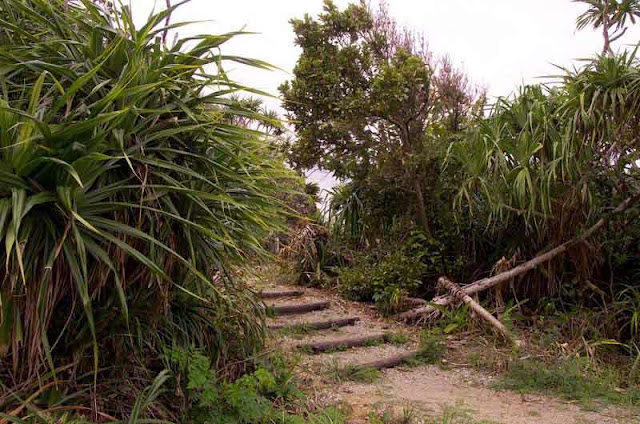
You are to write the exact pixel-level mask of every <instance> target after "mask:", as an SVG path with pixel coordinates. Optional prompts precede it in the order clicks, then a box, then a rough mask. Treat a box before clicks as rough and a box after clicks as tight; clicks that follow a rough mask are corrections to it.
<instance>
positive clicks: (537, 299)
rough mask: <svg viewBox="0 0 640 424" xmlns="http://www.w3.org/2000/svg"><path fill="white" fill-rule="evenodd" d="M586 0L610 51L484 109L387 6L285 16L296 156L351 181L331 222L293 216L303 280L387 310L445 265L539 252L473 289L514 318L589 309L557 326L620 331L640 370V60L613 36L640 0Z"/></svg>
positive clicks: (492, 265) (333, 206)
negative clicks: (522, 269)
mask: <svg viewBox="0 0 640 424" xmlns="http://www.w3.org/2000/svg"><path fill="white" fill-rule="evenodd" d="M581 3H584V6H585V8H586V11H585V13H584V14H583V15H581V16H579V17H578V19H577V26H578V29H583V28H586V27H593V28H595V29H598V30H602V33H603V38H604V48H603V50H602V53H601V54H599V55H596V56H594V57H593V58H592V59H590V60H587V61H583V62H581V63H580V65H579V66H578V67H577V68H575V69H567V70H562V72H561V75H560V76H558V77H554V78H553V79H550V80H549V82H548V83H547V84H540V85H531V86H525V87H522V88H519V89H517V90H515V92H514V94H512V95H511V96H509V97H507V98H500V99H497V100H496V101H495V102H492V104H491V105H487V104H486V100H485V96H484V95H483V93H482V91H481V90H479V89H478V88H477V87H475V86H474V85H473V84H472V83H471V82H470V78H468V77H467V76H466V75H464V74H463V73H462V72H460V71H457V70H456V69H455V67H453V66H452V65H451V63H450V61H449V60H447V59H446V58H445V59H440V60H438V59H437V58H435V57H434V56H433V54H431V53H430V52H429V51H428V50H426V48H425V43H424V42H423V41H422V40H423V38H422V37H421V36H420V34H416V33H414V32H412V31H411V30H408V29H405V28H401V27H399V26H398V25H397V24H396V23H395V22H394V21H393V19H392V18H390V17H389V15H388V12H387V11H386V9H385V8H384V7H382V8H380V9H379V10H373V9H372V8H371V7H369V6H368V5H367V4H365V3H359V4H352V5H350V6H348V7H347V8H345V9H344V10H340V9H339V8H337V7H336V6H335V5H334V4H333V3H332V2H331V1H326V2H325V8H324V11H323V13H322V14H320V15H319V16H318V17H311V16H305V17H304V18H303V19H295V20H293V21H292V25H293V28H294V31H295V33H296V42H297V44H298V45H299V46H300V47H301V48H302V55H301V57H300V59H299V61H298V64H297V66H296V68H295V70H294V78H293V79H292V80H291V81H290V82H288V83H285V84H284V85H283V86H282V87H281V91H282V94H283V96H284V100H285V104H284V105H285V108H286V109H287V112H288V116H289V118H290V119H291V120H292V121H293V122H294V123H295V125H296V131H297V134H298V137H299V140H298V142H297V143H296V144H293V145H292V146H290V158H291V162H292V164H293V165H294V166H296V167H297V168H300V169H306V168H309V167H314V166H317V167H320V168H323V169H327V170H329V171H332V172H334V173H335V174H336V175H337V176H338V177H341V178H343V181H344V184H343V185H341V186H339V187H336V188H335V189H334V190H333V193H332V196H331V198H330V201H329V204H328V206H327V211H326V212H325V213H324V214H323V215H322V216H320V217H317V218H316V219H317V222H316V224H317V225H323V226H324V227H325V228H327V229H328V230H329V233H328V235H327V233H322V232H320V231H317V230H316V231H314V232H307V233H302V232H301V231H300V230H299V229H298V231H299V232H298V234H305V235H306V237H307V243H306V244H305V243H303V242H302V241H301V237H299V238H298V239H296V240H297V245H296V247H297V248H296V252H297V254H298V258H299V259H298V261H297V271H298V272H300V275H301V278H300V280H301V281H302V282H304V283H306V284H334V285H336V286H337V288H338V289H339V290H340V291H341V292H342V293H344V295H345V296H347V297H348V298H352V299H356V300H365V301H375V302H376V304H377V305H378V306H379V307H380V309H381V310H382V311H383V312H385V313H394V312H397V311H399V310H401V309H403V308H406V307H407V297H408V296H414V297H415V296H417V297H425V298H427V299H429V298H431V297H433V296H434V295H436V294H437V293H438V292H439V288H438V287H437V286H436V281H437V278H438V277H439V276H443V275H446V276H448V277H449V278H451V279H452V280H454V281H456V282H458V283H460V284H465V283H471V282H473V281H476V280H479V279H480V278H483V277H489V276H492V275H498V274H500V273H501V272H503V271H507V270H510V269H513V268H515V267H516V266H518V265H520V264H523V263H525V262H526V261H528V260H530V259H532V258H536V257H538V256H540V255H541V254H543V253H546V252H549V256H548V258H547V257H544V258H545V259H544V261H542V262H540V263H538V262H536V263H535V265H537V266H532V267H531V268H532V269H533V270H530V271H529V272H527V273H523V274H518V275H517V276H514V277H513V278H509V279H507V281H505V282H504V283H503V284H501V285H497V286H495V287H493V288H492V289H491V290H488V291H485V292H483V293H482V294H481V295H480V296H481V301H482V302H483V303H484V304H485V305H486V306H487V307H488V308H490V309H492V310H493V311H495V312H497V314H498V316H499V317H501V316H503V314H505V318H506V314H507V313H512V312H513V305H517V307H516V308H515V309H517V310H518V314H520V315H521V321H522V323H523V324H526V325H523V326H521V327H522V328H523V329H526V328H530V327H531V326H532V325H534V324H535V323H536V322H538V317H543V316H544V315H545V314H546V312H545V311H548V310H549V308H550V307H552V309H553V310H558V311H563V312H564V313H568V314H569V315H573V314H575V315H576V316H578V315H581V314H583V313H585V312H586V313H590V314H592V316H593V317H594V319H593V320H591V321H589V322H586V323H585V325H582V326H579V327H575V326H572V327H571V328H567V329H564V330H563V331H565V330H566V331H565V334H563V337H569V338H572V339H576V340H590V341H598V340H611V339H614V340H617V341H618V342H619V345H618V346H625V347H624V348H622V349H621V350H620V352H621V353H624V354H629V353H631V354H632V358H630V360H629V361H630V362H629V363H628V367H629V368H630V367H634V368H635V367H637V362H638V361H635V359H636V357H637V355H638V353H639V352H640V349H639V348H638V346H639V344H640V325H639V323H640V320H639V317H640V303H638V299H639V298H640V297H639V296H638V293H640V286H639V285H638V276H640V262H639V258H640V225H639V223H640V220H638V216H639V213H640V208H638V206H637V201H638V199H639V198H640V186H639V184H640V180H639V177H640V175H639V173H638V171H639V169H638V160H639V159H640V158H639V156H638V153H639V150H638V149H639V147H640V145H639V144H638V133H639V130H640V127H638V122H639V121H638V113H637V111H638V105H639V104H640V91H639V90H638V88H639V87H640V85H639V84H638V83H639V82H640V65H639V63H638V60H637V57H636V53H635V51H626V50H621V51H620V52H614V50H613V47H612V45H613V43H615V41H617V40H618V39H619V38H620V36H621V35H622V34H624V33H625V32H626V29H627V27H628V26H629V25H632V24H633V23H635V21H636V19H637V18H638V17H639V16H640V3H638V2H636V1H632V0H624V1H609V0H585V1H582V2H581ZM305 99H311V101H308V100H307V101H306V100H305ZM303 224H304V225H300V227H302V228H303V230H305V229H308V228H309V225H307V224H305V223H303ZM305 225H306V226H305ZM314 234H315V235H318V234H321V235H322V237H318V236H316V237H315V238H313V237H312V236H313V235H314ZM309 246H311V247H312V248H310V247H309ZM318 252H323V254H322V255H319V254H317V253H318ZM555 252H566V254H560V253H555ZM609 345H611V343H609ZM634 363H636V365H635V366H634V365H633V364H634Z"/></svg>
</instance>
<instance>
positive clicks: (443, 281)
mask: <svg viewBox="0 0 640 424" xmlns="http://www.w3.org/2000/svg"><path fill="white" fill-rule="evenodd" d="M438 284H439V285H441V286H442V287H444V288H446V289H447V290H449V293H451V295H452V296H453V297H455V298H457V299H459V300H461V301H463V302H464V303H466V304H467V305H469V307H470V308H471V309H472V310H473V311H474V312H475V313H476V314H478V316H480V317H481V318H482V319H484V320H485V321H487V322H488V323H489V324H491V325H492V326H494V327H495V328H496V329H498V331H499V332H500V333H502V335H503V336H505V337H506V338H507V339H509V340H511V341H514V339H513V337H512V336H511V333H509V330H507V327H505V326H504V324H502V323H501V322H500V321H498V319H497V318H496V317H494V316H493V315H491V314H490V313H489V311H487V310H486V309H484V308H483V307H482V306H480V304H479V303H478V302H476V301H475V300H473V299H472V298H471V296H469V295H468V294H467V293H465V292H464V291H463V290H462V289H461V288H460V287H459V286H458V285H457V284H456V283H454V282H453V281H451V280H449V279H447V278H445V277H440V278H439V279H438Z"/></svg>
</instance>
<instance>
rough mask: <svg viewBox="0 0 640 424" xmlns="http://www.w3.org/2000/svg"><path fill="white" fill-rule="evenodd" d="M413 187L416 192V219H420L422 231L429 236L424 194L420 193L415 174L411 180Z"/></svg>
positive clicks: (420, 188)
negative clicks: (414, 177)
mask: <svg viewBox="0 0 640 424" xmlns="http://www.w3.org/2000/svg"><path fill="white" fill-rule="evenodd" d="M413 188H414V191H415V192H416V199H417V200H418V219H419V220H420V225H421V226H422V231H424V233H425V234H426V235H428V236H431V228H430V227H429V218H428V217H427V208H426V207H425V204H424V195H423V194H422V184H420V179H419V178H418V177H417V176H416V179H415V180H414V181H413Z"/></svg>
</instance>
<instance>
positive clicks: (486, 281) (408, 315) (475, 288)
mask: <svg viewBox="0 0 640 424" xmlns="http://www.w3.org/2000/svg"><path fill="white" fill-rule="evenodd" d="M638 200H640V193H636V194H634V195H633V196H631V197H629V198H628V199H627V200H625V201H624V202H622V203H621V204H620V205H618V207H617V208H615V209H614V210H613V211H612V212H611V214H609V215H608V216H605V217H602V218H600V220H599V221H598V222H596V223H595V225H593V226H592V227H591V228H589V229H588V230H587V231H585V232H584V233H583V234H582V235H580V236H579V237H576V238H574V239H572V240H569V241H567V242H565V243H562V244H561V245H559V246H557V247H555V248H553V249H551V250H549V251H548V252H546V253H543V254H542V255H540V256H536V257H535V258H533V259H531V260H530V261H528V262H525V263H523V264H522V265H518V266H517V267H515V268H513V269H511V270H509V271H505V272H502V273H500V274H498V275H495V276H493V277H491V278H483V279H482V280H478V281H474V282H473V283H471V284H468V285H466V286H464V287H463V288H462V290H463V291H464V292H465V293H466V294H473V293H478V292H481V291H484V290H487V289H488V288H491V287H493V286H495V285H498V284H500V283H504V282H506V281H510V280H512V279H514V278H515V277H518V276H520V275H523V274H525V273H527V272H529V271H531V270H532V269H535V268H537V267H539V266H540V265H542V264H544V263H546V262H549V261H550V260H552V259H553V258H555V257H556V256H558V255H560V254H562V253H564V252H566V251H567V250H569V248H570V247H572V246H573V245H575V244H578V243H581V242H583V241H585V240H586V239H588V238H589V237H591V236H592V235H593V234H595V233H596V232H598V231H599V230H601V229H602V228H603V227H604V226H605V224H606V223H607V222H608V221H609V219H610V217H611V216H612V215H615V214H618V213H622V212H624V211H626V210H627V209H629V208H630V207H631V206H632V205H633V204H635V203H636V202H638ZM454 300H455V298H454V297H453V296H440V297H436V298H435V299H433V300H432V301H431V305H428V306H424V307H422V308H417V309H413V310H411V311H407V312H403V313H401V314H398V316H397V317H398V318H399V319H402V320H405V321H409V320H412V319H416V318H419V317H421V316H423V315H428V314H431V313H433V312H435V311H437V310H438V309H437V306H445V305H448V304H450V303H451V302H453V301H454Z"/></svg>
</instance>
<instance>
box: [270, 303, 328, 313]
mask: <svg viewBox="0 0 640 424" xmlns="http://www.w3.org/2000/svg"><path fill="white" fill-rule="evenodd" d="M328 307H329V302H326V301H321V302H311V303H300V304H296V305H267V309H268V311H270V312H272V313H273V314H275V315H296V314H306V313H308V312H313V311H321V310H323V309H327V308H328Z"/></svg>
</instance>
